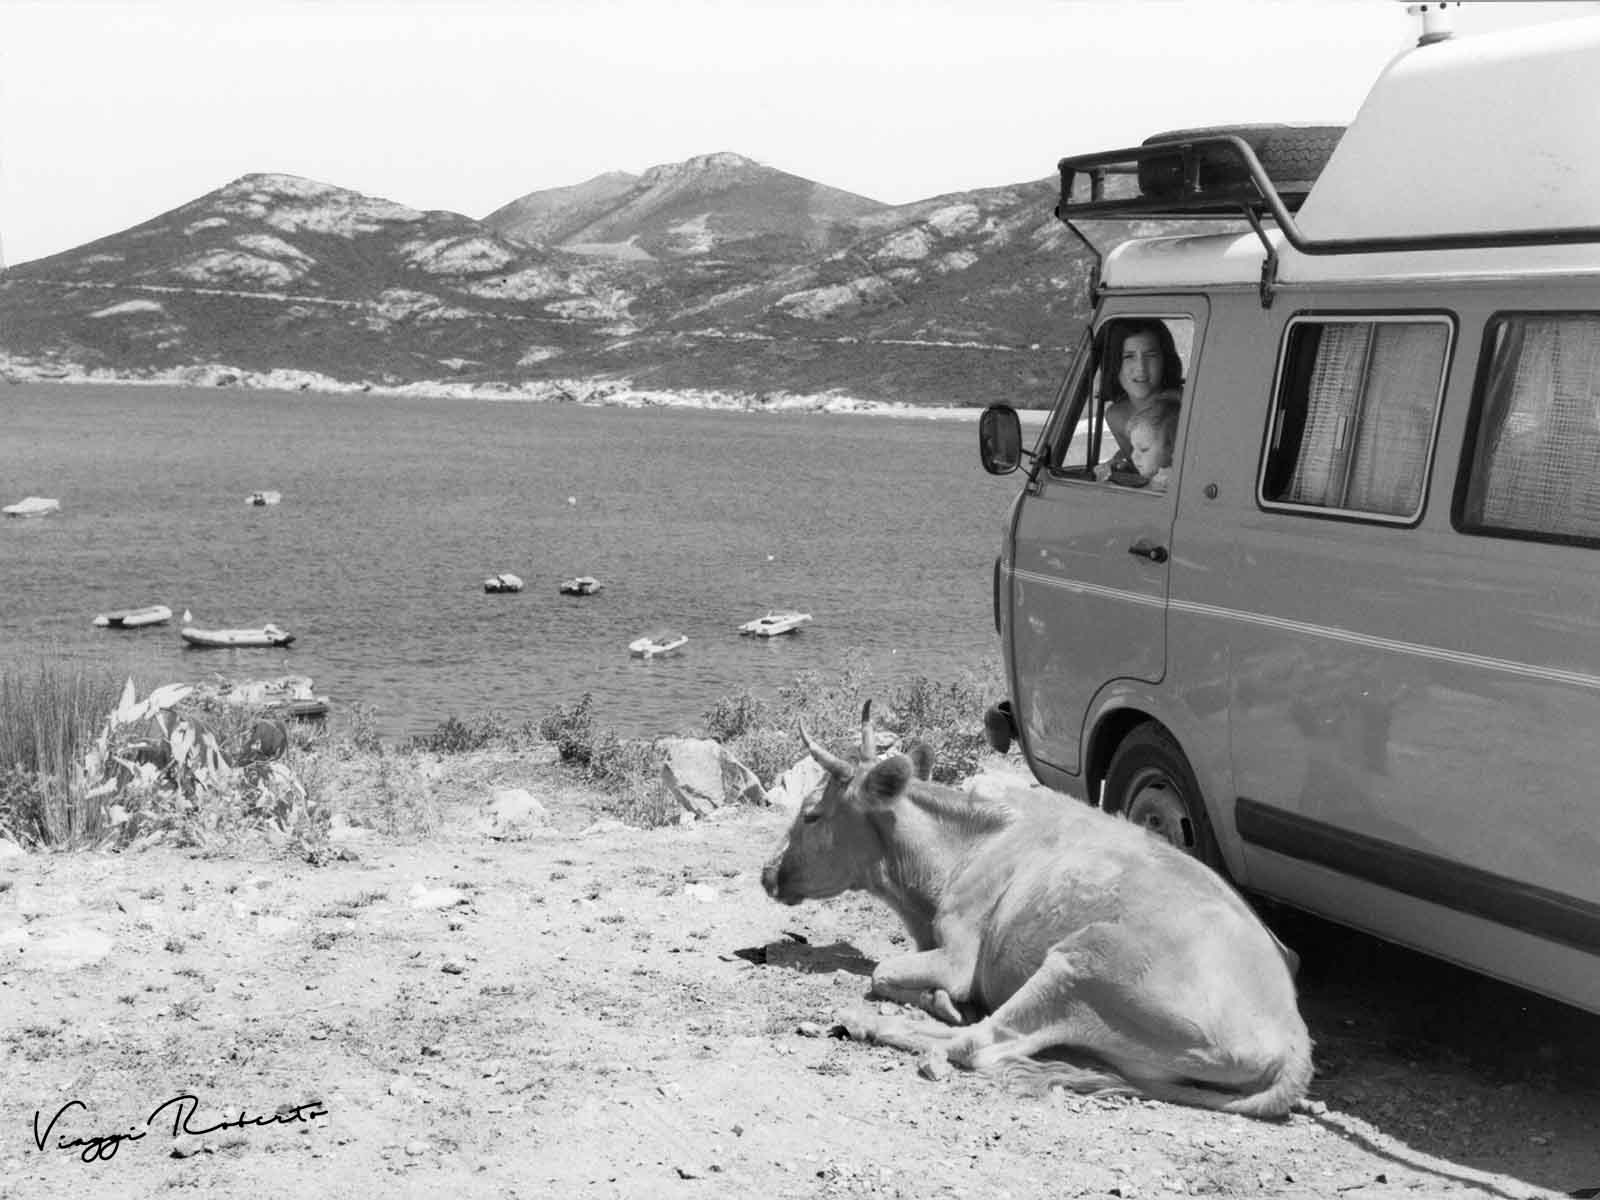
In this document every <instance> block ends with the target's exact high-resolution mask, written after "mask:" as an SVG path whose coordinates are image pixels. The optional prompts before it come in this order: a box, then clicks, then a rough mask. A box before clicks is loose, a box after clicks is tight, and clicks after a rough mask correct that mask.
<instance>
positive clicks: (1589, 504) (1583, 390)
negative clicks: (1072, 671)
mask: <svg viewBox="0 0 1600 1200" xmlns="http://www.w3.org/2000/svg"><path fill="white" fill-rule="evenodd" d="M1487 339H1488V346H1489V364H1488V369H1487V372H1486V373H1485V374H1484V375H1483V376H1482V378H1481V380H1480V385H1479V386H1480V387H1481V389H1482V392H1481V394H1480V395H1479V396H1478V398H1477V410H1476V414H1475V417H1476V419H1475V422H1474V425H1475V428H1476V436H1475V438H1474V439H1473V445H1472V449H1471V457H1470V460H1469V462H1470V466H1469V468H1468V472H1467V482H1466V487H1465V489H1464V492H1463V496H1462V504H1461V510H1460V514H1459V517H1458V521H1457V524H1458V525H1459V527H1460V528H1461V529H1463V530H1465V531H1466V532H1469V533H1501V534H1506V535H1509V536H1512V537H1516V536H1524V537H1532V538H1543V539H1548V540H1561V541H1578V542H1584V543H1588V544H1590V545H1600V316H1584V315H1573V314H1562V315H1560V316H1521V317H1505V318H1502V319H1499V320H1496V321H1494V322H1492V323H1491V324H1490V326H1489V330H1488V335H1487Z"/></svg>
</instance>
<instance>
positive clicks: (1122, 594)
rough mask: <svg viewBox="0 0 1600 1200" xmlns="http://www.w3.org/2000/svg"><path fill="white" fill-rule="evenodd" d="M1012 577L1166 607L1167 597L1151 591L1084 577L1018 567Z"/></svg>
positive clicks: (1096, 595) (1014, 569) (1084, 594)
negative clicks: (1134, 589)
mask: <svg viewBox="0 0 1600 1200" xmlns="http://www.w3.org/2000/svg"><path fill="white" fill-rule="evenodd" d="M1011 577H1012V578H1013V579H1020V580H1021V581H1022V582H1023V583H1037V584H1042V585H1043V586H1045V587H1050V588H1059V589H1060V590H1062V591H1066V592H1072V593H1074V594H1076V595H1081V596H1095V597H1098V598H1099V599H1101V600H1125V601H1127V603H1129V604H1142V605H1144V606H1145V607H1147V608H1165V607H1166V604H1167V598H1166V597H1165V596H1158V595H1154V594H1152V593H1150V592H1130V591H1128V590H1127V589H1126V588H1113V587H1105V586H1104V585H1102V584H1098V583H1088V582H1086V581H1085V580H1082V579H1065V578H1063V577H1062V576H1060V575H1044V574H1041V573H1040V572H1038V571H1025V570H1022V569H1020V568H1018V567H1012V568H1011Z"/></svg>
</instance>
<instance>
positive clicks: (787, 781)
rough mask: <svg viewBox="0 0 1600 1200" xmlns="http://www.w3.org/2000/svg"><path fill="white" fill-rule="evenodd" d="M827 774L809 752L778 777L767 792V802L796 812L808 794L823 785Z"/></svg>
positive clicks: (775, 806)
mask: <svg viewBox="0 0 1600 1200" xmlns="http://www.w3.org/2000/svg"><path fill="white" fill-rule="evenodd" d="M826 775H827V772H826V771H824V770H823V769H822V764H821V763H819V762H818V761H817V760H816V759H814V758H812V757H811V756H810V755H809V754H808V755H806V756H805V757H804V758H802V759H801V760H800V761H799V762H797V763H795V764H794V766H792V767H790V768H789V769H788V770H787V771H785V772H784V773H783V774H782V775H780V776H779V777H778V782H777V783H776V784H774V785H773V786H772V789H771V790H770V791H769V792H767V802H768V803H770V804H771V805H772V806H773V807H774V808H780V809H783V810H784V811H785V812H791V813H792V812H795V811H797V810H798V809H799V807H800V805H801V803H802V802H803V801H804V800H805V798H806V797H807V796H809V795H810V794H811V793H812V792H814V791H816V790H817V788H819V787H821V786H822V780H823V778H824V777H825V776H826Z"/></svg>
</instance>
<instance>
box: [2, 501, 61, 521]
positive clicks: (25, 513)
mask: <svg viewBox="0 0 1600 1200" xmlns="http://www.w3.org/2000/svg"><path fill="white" fill-rule="evenodd" d="M60 511H61V501H59V500H51V499H47V498H46V497H44V496H29V497H27V498H26V499H23V500H19V501H17V502H16V503H15V504H8V505H6V506H5V507H4V508H0V512H3V513H5V514H6V516H8V517H42V516H44V515H45V514H46V513H53V512H60Z"/></svg>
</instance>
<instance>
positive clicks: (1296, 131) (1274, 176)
mask: <svg viewBox="0 0 1600 1200" xmlns="http://www.w3.org/2000/svg"><path fill="white" fill-rule="evenodd" d="M1344 130H1345V127H1344V126H1343V125H1213V126H1210V127H1208V128H1204V129H1171V130H1168V131H1167V132H1165V133H1158V134H1155V135H1153V136H1151V137H1147V138H1145V140H1144V142H1143V143H1142V145H1144V146H1161V145H1165V144H1167V143H1174V144H1178V143H1182V142H1193V141H1198V140H1199V139H1201V138H1208V137H1219V136H1221V135H1224V134H1231V135H1232V136H1234V137H1236V138H1239V139H1240V140H1241V141H1243V142H1244V144H1245V145H1247V146H1249V147H1250V149H1251V150H1253V151H1254V152H1255V156H1256V158H1257V159H1258V160H1260V163H1261V166H1262V169H1263V170H1265V171H1266V173H1267V178H1269V179H1270V180H1272V184H1273V186H1274V187H1275V188H1277V190H1278V194H1279V195H1281V196H1283V197H1284V198H1285V200H1291V201H1293V202H1294V203H1296V204H1298V201H1299V200H1301V199H1303V198H1304V197H1305V194H1306V193H1307V192H1309V191H1310V190H1311V185H1312V184H1313V183H1315V182H1316V181H1317V176H1318V175H1320V174H1322V168H1323V167H1325V166H1326V165H1327V163H1328V158H1329V156H1330V155H1332V153H1333V150H1334V147H1335V146H1337V145H1338V144H1339V139H1340V138H1341V137H1343V136H1344ZM1198 155H1199V160H1200V164H1199V166H1200V169H1199V184H1200V188H1201V191H1202V192H1205V191H1211V190H1218V191H1232V190H1236V189H1237V188H1239V187H1240V186H1242V185H1247V184H1248V183H1249V180H1250V172H1249V171H1248V170H1247V169H1246V168H1245V166H1244V164H1243V163H1242V162H1241V161H1240V160H1239V157H1238V155H1236V154H1234V153H1232V151H1231V150H1230V149H1229V148H1227V147H1218V146H1208V147H1206V148H1204V149H1202V150H1200V151H1198ZM1139 191H1140V193H1141V194H1143V195H1145V196H1151V197H1156V198H1159V199H1163V200H1176V199H1178V198H1179V197H1180V196H1181V195H1182V193H1183V158H1182V156H1181V155H1179V154H1177V153H1173V154H1172V155H1170V156H1167V155H1162V156H1160V157H1156V158H1151V159H1147V160H1145V161H1141V162H1140V163H1139Z"/></svg>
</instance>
